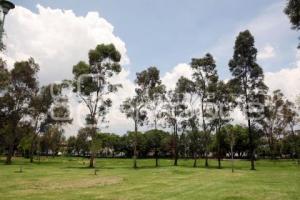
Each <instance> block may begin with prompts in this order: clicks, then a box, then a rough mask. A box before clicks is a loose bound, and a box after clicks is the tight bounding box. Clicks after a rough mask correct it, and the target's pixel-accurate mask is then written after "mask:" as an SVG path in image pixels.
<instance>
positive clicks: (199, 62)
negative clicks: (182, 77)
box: [191, 53, 218, 167]
mask: <svg viewBox="0 0 300 200" xmlns="http://www.w3.org/2000/svg"><path fill="white" fill-rule="evenodd" d="M191 68H192V70H193V82H194V84H195V88H196V91H197V95H198V97H199V99H200V112H201V119H202V129H203V133H204V136H205V137H204V141H203V142H204V146H205V166H206V167H208V153H209V142H210V134H211V130H210V128H209V126H208V124H207V119H208V117H209V116H208V105H209V104H210V101H211V99H210V93H211V92H212V91H213V89H214V88H215V85H216V83H217V81H218V75H217V70H216V64H215V61H214V58H213V57H212V55H210V54H209V53H208V54H206V55H205V56H204V57H203V58H193V59H192V62H191Z"/></svg>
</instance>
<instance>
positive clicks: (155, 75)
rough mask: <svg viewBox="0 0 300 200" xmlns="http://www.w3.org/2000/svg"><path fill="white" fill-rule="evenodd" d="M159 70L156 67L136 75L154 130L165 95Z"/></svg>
mask: <svg viewBox="0 0 300 200" xmlns="http://www.w3.org/2000/svg"><path fill="white" fill-rule="evenodd" d="M159 73H160V72H159V70H158V69H157V68H156V67H149V68H148V69H146V70H144V71H142V72H140V73H137V78H136V81H135V82H136V83H137V85H138V86H139V87H140V88H141V89H142V90H143V93H144V95H146V96H147V98H148V102H147V108H148V111H149V113H151V116H149V118H150V117H151V119H152V120H153V126H154V129H157V126H158V121H159V119H160V118H161V112H160V111H161V104H162V102H163V99H164V95H165V93H166V87H165V85H163V84H162V82H161V79H160V74H159Z"/></svg>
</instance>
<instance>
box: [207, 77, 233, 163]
mask: <svg viewBox="0 0 300 200" xmlns="http://www.w3.org/2000/svg"><path fill="white" fill-rule="evenodd" d="M214 86H215V88H214V89H212V93H211V96H212V97H211V103H212V106H211V107H210V109H209V111H208V114H209V115H210V117H209V118H210V124H211V125H212V126H214V127H215V130H216V140H215V143H216V144H215V145H216V149H217V157H218V167H219V168H221V158H222V155H224V151H223V149H224V148H223V146H224V145H223V144H224V138H225V133H224V131H223V130H222V128H223V127H224V126H225V125H226V124H228V123H229V122H230V120H231V119H230V111H232V109H233V108H234V107H235V102H234V95H233V94H232V93H233V92H232V88H231V87H230V85H229V84H226V83H224V82H223V81H219V82H218V83H217V84H215V85H214Z"/></svg>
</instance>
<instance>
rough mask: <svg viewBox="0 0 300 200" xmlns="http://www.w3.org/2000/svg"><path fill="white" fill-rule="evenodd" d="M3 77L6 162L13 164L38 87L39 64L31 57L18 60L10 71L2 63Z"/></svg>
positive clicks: (0, 68)
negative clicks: (16, 148) (14, 154)
mask: <svg viewBox="0 0 300 200" xmlns="http://www.w3.org/2000/svg"><path fill="white" fill-rule="evenodd" d="M0 71H1V73H0V74H1V77H2V78H3V79H2V80H1V88H0V89H1V93H2V95H1V97H0V102H1V103H0V104H1V105H0V110H1V114H0V116H1V125H0V126H1V130H2V131H1V132H2V136H3V138H4V140H5V144H6V145H7V148H8V154H7V158H6V164H11V159H12V156H13V153H14V149H15V147H17V146H18V142H19V140H20V138H21V136H22V131H21V130H20V129H19V128H20V127H21V124H22V122H23V121H24V120H25V118H26V116H27V114H28V111H29V105H30V102H31V100H32V96H33V94H34V93H35V92H36V90H37V88H38V83H37V77H36V76H37V72H38V71H39V66H38V65H37V64H36V63H35V61H34V60H33V59H32V58H30V59H29V60H28V61H22V62H16V63H15V64H14V68H13V69H12V70H11V71H8V70H7V69H6V68H5V66H4V65H3V63H2V66H1V67H0Z"/></svg>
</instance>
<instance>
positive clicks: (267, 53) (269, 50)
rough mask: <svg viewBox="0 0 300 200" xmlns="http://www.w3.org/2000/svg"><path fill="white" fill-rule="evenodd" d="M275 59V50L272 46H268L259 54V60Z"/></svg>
mask: <svg viewBox="0 0 300 200" xmlns="http://www.w3.org/2000/svg"><path fill="white" fill-rule="evenodd" d="M273 57H275V49H274V47H272V46H271V45H266V46H265V47H264V48H263V49H262V50H261V51H259V52H258V55H257V59H259V60H265V59H269V58H273Z"/></svg>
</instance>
